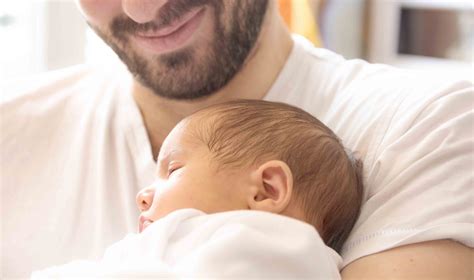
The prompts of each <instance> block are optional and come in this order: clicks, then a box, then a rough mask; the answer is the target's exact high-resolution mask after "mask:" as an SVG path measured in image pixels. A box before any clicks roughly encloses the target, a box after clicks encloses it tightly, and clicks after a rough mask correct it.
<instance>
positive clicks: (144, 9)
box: [122, 0, 168, 23]
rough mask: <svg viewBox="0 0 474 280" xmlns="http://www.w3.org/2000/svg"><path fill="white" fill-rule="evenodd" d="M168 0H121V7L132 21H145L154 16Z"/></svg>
mask: <svg viewBox="0 0 474 280" xmlns="http://www.w3.org/2000/svg"><path fill="white" fill-rule="evenodd" d="M166 2H168V0H122V9H123V11H124V12H125V14H127V16H128V17H130V18H131V19H132V20H133V21H135V22H137V23H147V22H150V21H153V20H154V19H155V18H156V15H157V13H158V10H159V9H160V8H161V7H163V5H164V4H166Z"/></svg>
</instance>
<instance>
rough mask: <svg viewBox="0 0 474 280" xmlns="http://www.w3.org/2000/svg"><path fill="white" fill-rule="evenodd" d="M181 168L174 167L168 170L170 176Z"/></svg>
mask: <svg viewBox="0 0 474 280" xmlns="http://www.w3.org/2000/svg"><path fill="white" fill-rule="evenodd" d="M180 168H181V167H172V168H169V169H168V176H170V175H171V174H172V173H173V172H175V171H176V170H178V169H180Z"/></svg>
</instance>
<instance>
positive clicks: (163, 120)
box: [133, 10, 293, 158]
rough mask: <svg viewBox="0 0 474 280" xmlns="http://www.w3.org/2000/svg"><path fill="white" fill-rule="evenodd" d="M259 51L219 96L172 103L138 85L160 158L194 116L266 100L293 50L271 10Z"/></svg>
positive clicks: (138, 95) (139, 99) (135, 94)
mask: <svg viewBox="0 0 474 280" xmlns="http://www.w3.org/2000/svg"><path fill="white" fill-rule="evenodd" d="M268 12H269V14H268V15H267V17H266V19H265V21H273V22H266V23H265V24H264V28H263V29H262V31H261V34H260V37H259V39H258V41H257V43H256V47H254V50H252V52H251V54H250V56H249V59H248V60H247V61H246V63H245V65H244V67H243V68H242V70H240V72H239V73H238V74H237V75H236V76H235V77H234V78H233V79H232V80H231V81H230V82H229V83H228V84H227V85H226V86H225V87H223V88H222V89H220V90H219V91H218V92H216V93H214V94H212V95H210V96H209V97H206V98H204V99H199V100H197V101H182V100H181V101H178V100H170V99H167V98H163V97H160V96H157V95H155V94H153V92H151V91H150V90H149V89H148V88H146V87H144V86H142V85H141V84H140V83H139V82H137V81H134V87H133V97H134V99H135V101H136V102H137V105H138V107H139V108H140V111H141V114H142V116H143V120H144V123H145V127H146V129H147V132H148V137H149V140H150V143H151V146H152V150H153V157H154V158H156V156H157V155H158V152H159V150H160V146H161V143H162V142H163V140H164V138H165V137H166V136H167V135H168V133H169V132H170V131H171V129H172V128H173V127H174V126H175V125H176V124H177V123H178V122H179V121H180V120H182V119H183V118H185V117H186V116H188V115H190V114H192V113H193V112H195V111H197V110H199V109H202V108H205V107H208V106H210V105H213V104H217V103H222V102H225V101H228V100H232V99H262V98H264V97H265V95H266V94H267V92H268V91H269V90H270V88H271V86H272V84H273V83H274V81H275V80H276V78H277V76H278V74H279V73H280V71H281V69H282V68H283V66H284V64H285V62H286V60H287V58H288V56H289V53H290V51H291V49H292V46H293V41H292V39H291V36H290V33H289V31H288V29H287V28H286V27H285V25H284V23H283V22H282V21H281V19H280V18H279V17H278V16H276V15H274V14H272V12H274V11H271V10H269V11H268Z"/></svg>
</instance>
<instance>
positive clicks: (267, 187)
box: [137, 100, 363, 252]
mask: <svg viewBox="0 0 474 280" xmlns="http://www.w3.org/2000/svg"><path fill="white" fill-rule="evenodd" d="M157 163H158V170H157V179H156V183H155V184H153V185H152V186H150V187H148V188H145V189H143V190H142V191H140V192H139V193H138V195H137V203H138V207H139V209H140V210H141V211H142V214H141V215H140V219H139V231H140V232H141V231H143V230H144V229H145V228H146V227H147V226H148V225H150V224H151V223H153V221H156V220H158V219H160V218H161V217H163V216H165V215H167V214H169V213H170V212H172V211H174V210H177V209H182V208H195V209H199V210H201V211H203V212H205V213H208V214H211V213H217V212H224V211H232V210H244V209H245V210H260V211H266V212H271V213H275V214H281V215H285V216H288V217H291V218H295V219H298V220H301V221H304V222H306V223H308V224H311V225H313V226H314V227H315V228H316V229H317V231H318V232H319V234H320V236H321V238H322V239H323V240H324V242H325V243H326V244H327V245H328V246H330V247H331V248H333V249H334V250H335V251H337V252H339V250H340V249H341V247H342V245H343V243H344V241H345V240H346V238H347V237H348V235H349V233H350V231H351V229H352V227H353V225H354V223H355V222H356V219H357V217H358V215H359V209H360V206H361V200H362V192H363V186H362V179H361V166H362V165H361V163H360V161H357V160H355V159H354V158H353V157H352V156H351V155H350V154H347V153H346V151H345V149H344V147H343V145H342V144H341V142H340V140H339V139H338V137H337V136H336V135H335V134H334V133H333V132H332V131H331V130H330V129H329V128H327V127H326V126H325V125H324V124H323V123H321V122H320V121H319V120H317V119H316V118H314V117H313V116H311V115H310V114H308V113H306V112H304V111H303V110H300V109H298V108H295V107H292V106H290V105H286V104H282V103H273V102H267V101H257V100H238V101H231V102H227V103H223V104H219V105H215V106H211V107H209V108H206V109H204V110H201V111H199V112H197V113H195V114H193V115H191V116H190V117H188V118H186V119H184V120H182V121H181V122H180V123H179V124H178V125H177V126H176V127H175V128H174V129H173V130H172V131H171V133H170V134H169V135H168V137H167V138H166V139H165V141H164V142H163V145H162V147H161V150H160V153H159V155H158V162H157Z"/></svg>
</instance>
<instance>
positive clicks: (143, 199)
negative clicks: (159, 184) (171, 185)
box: [136, 187, 155, 212]
mask: <svg viewBox="0 0 474 280" xmlns="http://www.w3.org/2000/svg"><path fill="white" fill-rule="evenodd" d="M154 195H155V188H154V187H148V188H145V189H143V190H141V191H140V192H138V194H137V197H136V202H137V206H138V209H139V210H140V212H143V211H146V210H148V209H149V208H150V206H151V204H152V203H153V196H154Z"/></svg>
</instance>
